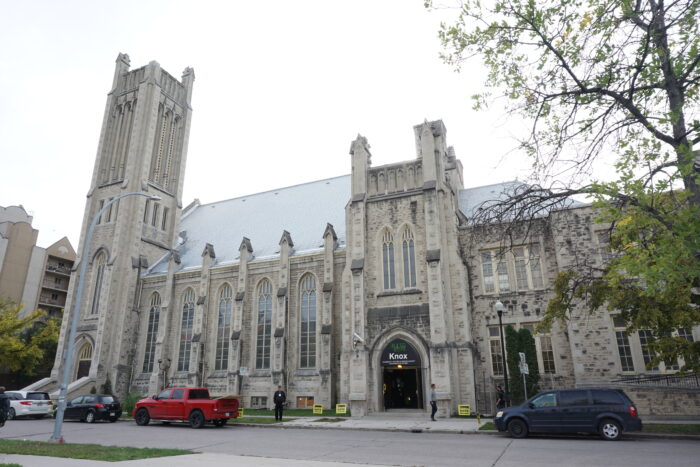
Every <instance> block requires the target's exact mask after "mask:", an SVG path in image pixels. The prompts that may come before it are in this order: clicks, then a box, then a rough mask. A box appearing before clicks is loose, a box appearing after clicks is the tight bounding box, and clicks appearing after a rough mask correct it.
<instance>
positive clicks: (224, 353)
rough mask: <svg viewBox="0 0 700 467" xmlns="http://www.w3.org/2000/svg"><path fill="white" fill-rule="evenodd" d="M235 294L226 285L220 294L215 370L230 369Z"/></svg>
mask: <svg viewBox="0 0 700 467" xmlns="http://www.w3.org/2000/svg"><path fill="white" fill-rule="evenodd" d="M232 295H233V293H232V291H231V286H230V285H228V284H226V285H224V286H223V287H222V288H221V291H220V292H219V320H218V323H217V328H216V361H215V362H214V369H215V370H227V369H228V352H229V345H230V343H231V339H230V337H231V317H232V315H233V301H232V299H231V297H232Z"/></svg>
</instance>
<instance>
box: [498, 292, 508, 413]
mask: <svg viewBox="0 0 700 467" xmlns="http://www.w3.org/2000/svg"><path fill="white" fill-rule="evenodd" d="M499 303H500V302H499ZM502 306H503V305H501V307H502ZM497 308H499V309H497V310H496V312H497V313H498V328H499V332H500V333H501V359H502V360H503V382H504V384H505V389H506V407H510V392H509V390H508V366H507V364H506V344H505V336H504V335H503V321H502V319H501V316H502V315H503V310H502V309H500V307H497Z"/></svg>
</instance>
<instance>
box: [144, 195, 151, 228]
mask: <svg viewBox="0 0 700 467" xmlns="http://www.w3.org/2000/svg"><path fill="white" fill-rule="evenodd" d="M150 207H151V200H150V199H147V200H146V207H145V208H144V209H143V223H144V224H146V223H147V222H148V210H149V209H150Z"/></svg>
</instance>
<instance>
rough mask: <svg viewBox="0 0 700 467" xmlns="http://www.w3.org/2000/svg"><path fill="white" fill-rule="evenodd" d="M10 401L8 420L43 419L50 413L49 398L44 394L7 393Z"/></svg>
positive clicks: (26, 392) (29, 392)
mask: <svg viewBox="0 0 700 467" xmlns="http://www.w3.org/2000/svg"><path fill="white" fill-rule="evenodd" d="M5 394H7V396H8V397H9V399H10V410H9V413H8V415H7V418H8V419H9V420H12V419H14V418H17V417H33V418H44V417H45V416H46V415H47V414H49V413H50V412H51V406H52V404H51V398H50V397H49V394H48V393H46V392H34V391H7V392H6V393H5Z"/></svg>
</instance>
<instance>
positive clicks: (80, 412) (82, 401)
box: [54, 394, 122, 423]
mask: <svg viewBox="0 0 700 467" xmlns="http://www.w3.org/2000/svg"><path fill="white" fill-rule="evenodd" d="M121 415H122V405H121V404H120V403H119V401H118V400H117V398H116V397H114V396H111V395H108V394H87V395H84V396H78V397H76V398H75V399H73V400H72V401H70V402H68V403H67V404H66V411H65V412H64V413H63V419H64V420H81V421H84V422H86V423H93V422H96V421H98V420H109V421H110V422H112V423H114V422H116V421H117V420H119V417H121ZM55 416H56V414H55V413H54V417H55Z"/></svg>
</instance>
